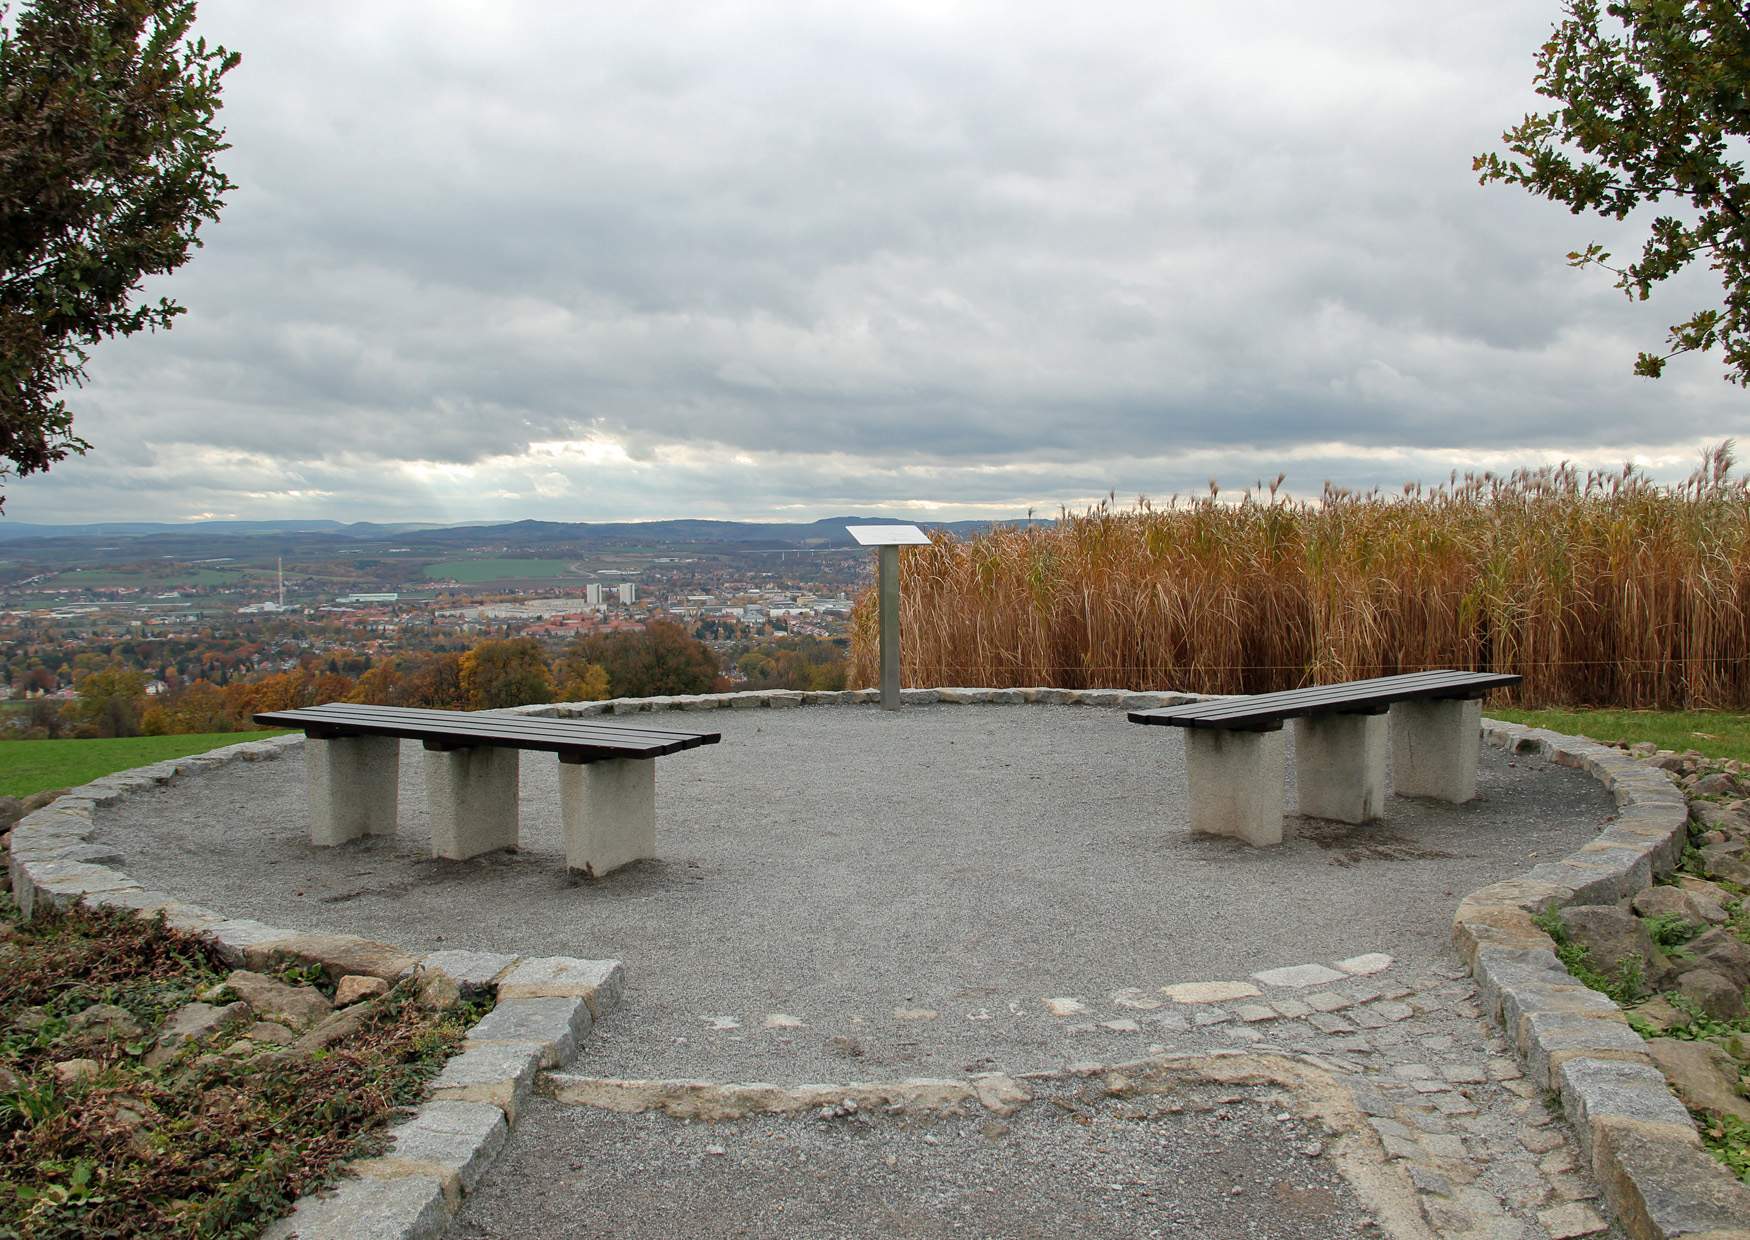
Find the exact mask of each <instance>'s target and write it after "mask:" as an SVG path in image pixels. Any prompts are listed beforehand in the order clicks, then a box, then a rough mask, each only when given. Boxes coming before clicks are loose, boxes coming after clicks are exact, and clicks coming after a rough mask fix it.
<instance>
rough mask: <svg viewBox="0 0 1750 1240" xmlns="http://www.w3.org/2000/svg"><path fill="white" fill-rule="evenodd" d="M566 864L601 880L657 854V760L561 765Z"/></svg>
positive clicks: (621, 759)
mask: <svg viewBox="0 0 1750 1240" xmlns="http://www.w3.org/2000/svg"><path fill="white" fill-rule="evenodd" d="M559 813H560V816H561V817H562V818H563V819H564V821H565V864H566V865H567V866H568V867H570V868H571V869H572V870H575V871H577V872H578V873H579V874H586V875H588V876H589V877H591V878H600V877H601V876H602V875H603V874H607V873H609V872H610V871H613V870H617V869H619V868H620V867H621V866H623V865H625V864H627V863H628V862H631V861H637V860H638V859H639V858H641V857H654V856H655V855H656V762H655V760H654V759H650V758H617V759H611V760H609V761H606V762H589V763H574V762H561V763H560V764H559Z"/></svg>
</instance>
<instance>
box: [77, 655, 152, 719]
mask: <svg viewBox="0 0 1750 1240" xmlns="http://www.w3.org/2000/svg"><path fill="white" fill-rule="evenodd" d="M78 691H79V696H78V697H77V698H75V699H74V700H73V702H72V706H71V710H70V712H69V713H70V714H71V715H72V718H73V723H74V726H75V727H76V728H77V729H78V731H79V733H80V734H81V735H83V736H137V735H139V732H140V715H141V712H142V711H144V710H145V709H146V677H145V674H144V673H142V672H137V671H134V670H133V669H132V668H126V667H121V666H115V667H106V668H103V669H101V670H99V671H94V672H87V673H86V674H85V675H84V676H83V677H81V678H80V680H79V684H78Z"/></svg>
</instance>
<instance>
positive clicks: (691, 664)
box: [565, 620, 718, 697]
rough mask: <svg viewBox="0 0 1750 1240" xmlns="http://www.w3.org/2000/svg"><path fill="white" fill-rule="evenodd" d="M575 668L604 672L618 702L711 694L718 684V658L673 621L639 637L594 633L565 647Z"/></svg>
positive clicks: (648, 629)
mask: <svg viewBox="0 0 1750 1240" xmlns="http://www.w3.org/2000/svg"><path fill="white" fill-rule="evenodd" d="M565 654H566V658H567V660H568V661H569V662H570V663H571V664H572V665H573V666H576V665H579V664H589V663H593V664H595V665H596V666H598V667H602V668H606V669H607V673H608V683H609V684H610V685H611V686H612V689H613V693H614V695H615V696H616V697H657V696H662V695H664V694H674V693H709V692H711V690H712V688H713V687H714V686H715V685H716V683H717V674H718V672H717V656H716V655H714V654H712V653H711V648H710V647H709V646H707V645H705V643H704V642H701V641H699V640H697V639H696V638H694V637H692V636H691V635H690V634H689V633H688V632H687V631H686V630H685V629H683V628H682V627H681V626H680V625H678V624H676V623H674V622H673V621H672V620H652V621H651V622H650V623H649V624H648V625H647V626H645V629H644V631H643V632H641V633H636V632H631V633H594V634H590V635H588V636H583V637H578V638H576V639H574V640H573V641H572V643H571V645H570V646H568V647H567V648H566V652H565Z"/></svg>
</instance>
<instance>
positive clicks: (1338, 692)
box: [1161, 672, 1493, 719]
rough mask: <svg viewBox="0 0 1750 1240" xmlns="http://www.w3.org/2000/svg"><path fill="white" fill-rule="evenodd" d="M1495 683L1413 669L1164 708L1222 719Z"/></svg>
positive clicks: (1164, 709)
mask: <svg viewBox="0 0 1750 1240" xmlns="http://www.w3.org/2000/svg"><path fill="white" fill-rule="evenodd" d="M1464 675H1465V676H1467V677H1470V676H1488V675H1489V674H1488V673H1464ZM1485 687H1493V685H1492V684H1485V683H1484V682H1480V681H1475V680H1471V679H1467V680H1464V681H1458V680H1454V679H1452V678H1451V677H1443V676H1441V675H1439V674H1438V673H1432V672H1412V673H1410V674H1408V675H1406V676H1401V677H1399V676H1390V677H1384V676H1382V677H1378V678H1376V679H1374V680H1356V681H1348V682H1346V683H1343V684H1336V685H1309V686H1308V687H1306V688H1304V689H1285V690H1281V691H1278V692H1276V693H1258V694H1252V695H1250V696H1247V697H1235V698H1223V699H1220V700H1217V701H1211V702H1186V703H1183V704H1181V705H1179V706H1167V707H1162V708H1161V710H1163V711H1165V712H1169V713H1173V714H1176V715H1178V716H1180V717H1183V718H1195V719H1219V718H1221V717H1223V716H1224V715H1228V714H1251V713H1254V712H1256V711H1258V710H1269V709H1274V708H1276V707H1279V706H1290V707H1292V706H1306V705H1319V704H1323V703H1326V702H1341V703H1345V704H1348V703H1362V704H1365V703H1366V702H1368V701H1373V700H1386V701H1388V703H1389V699H1390V698H1392V697H1394V696H1401V695H1403V694H1406V693H1408V694H1414V695H1417V696H1423V695H1431V694H1433V693H1436V692H1439V691H1440V690H1444V689H1453V690H1458V691H1463V690H1469V689H1473V688H1485Z"/></svg>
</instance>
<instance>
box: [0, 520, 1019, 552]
mask: <svg viewBox="0 0 1750 1240" xmlns="http://www.w3.org/2000/svg"><path fill="white" fill-rule="evenodd" d="M911 524H918V525H922V526H923V527H924V528H925V529H945V530H949V531H951V532H953V533H956V534H963V535H964V534H973V533H978V532H981V531H983V530H986V529H989V528H990V526H991V525H992V524H1019V522H994V523H993V522H990V521H920V522H911V521H906V520H904V519H903V518H894V517H856V516H846V517H823V518H821V519H820V520H818V521H809V522H765V521H708V520H696V519H683V520H675V521H603V522H592V521H509V522H501V523H488V524H478V525H438V524H435V523H404V524H381V523H377V522H371V521H356V522H351V523H348V522H344V521H320V520H314V521H175V522H170V521H100V522H93V523H91V524H86V525H32V524H30V523H28V522H14V521H3V520H0V543H5V542H25V541H34V540H48V539H56V540H75V541H85V540H89V539H123V538H127V539H133V538H139V539H146V540H151V541H153V542H161V541H163V540H165V539H167V538H168V539H176V540H184V539H201V538H212V537H229V538H238V537H245V538H247V537H252V536H259V537H264V538H265V537H271V536H279V537H281V538H285V537H287V536H295V537H296V538H297V539H298V541H300V542H305V541H306V540H308V539H311V538H315V539H318V540H327V539H334V540H336V541H345V542H348V543H368V542H377V541H394V542H397V543H401V544H403V545H406V546H428V547H451V546H458V545H461V546H468V545H473V544H478V543H482V542H505V543H511V544H515V545H517V546H535V545H538V544H541V543H588V542H613V543H625V542H628V541H636V542H646V543H651V544H659V545H664V546H672V545H676V544H688V543H692V544H699V543H734V544H738V545H747V546H767V547H796V546H817V547H818V546H832V547H840V546H842V547H849V546H853V545H855V544H854V541H853V540H852V538H851V536H850V535H849V534H847V533H845V526H847V525H911ZM1040 524H1047V525H1048V524H1050V522H1049V521H1043V522H1040Z"/></svg>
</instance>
